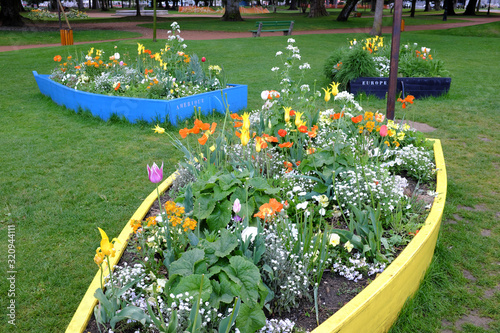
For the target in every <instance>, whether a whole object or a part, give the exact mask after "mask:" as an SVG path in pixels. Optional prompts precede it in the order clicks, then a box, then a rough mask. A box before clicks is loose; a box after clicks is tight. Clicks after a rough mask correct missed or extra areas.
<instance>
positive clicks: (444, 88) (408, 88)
mask: <svg viewBox="0 0 500 333" xmlns="http://www.w3.org/2000/svg"><path fill="white" fill-rule="evenodd" d="M450 85H451V78H449V77H400V78H398V84H397V93H400V92H403V95H404V96H407V95H413V96H415V98H423V97H428V96H440V95H443V94H446V93H448V91H449V90H450ZM349 86H350V87H349V91H350V92H351V93H353V94H355V95H356V94H359V93H361V92H364V93H365V94H367V95H375V96H377V97H378V98H385V95H386V94H387V89H388V87H389V78H386V77H360V78H357V79H356V80H351V82H350V83H349Z"/></svg>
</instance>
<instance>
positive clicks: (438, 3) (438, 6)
mask: <svg viewBox="0 0 500 333" xmlns="http://www.w3.org/2000/svg"><path fill="white" fill-rule="evenodd" d="M434 10H441V1H439V0H434Z"/></svg>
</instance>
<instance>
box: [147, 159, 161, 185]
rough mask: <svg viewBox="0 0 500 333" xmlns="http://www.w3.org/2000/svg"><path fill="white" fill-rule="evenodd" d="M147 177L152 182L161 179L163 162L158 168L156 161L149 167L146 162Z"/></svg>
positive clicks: (157, 181)
mask: <svg viewBox="0 0 500 333" xmlns="http://www.w3.org/2000/svg"><path fill="white" fill-rule="evenodd" d="M148 177H149V180H150V181H151V182H152V183H159V182H161V180H162V179H163V163H162V164H161V168H158V165H156V163H153V165H152V166H151V167H149V164H148Z"/></svg>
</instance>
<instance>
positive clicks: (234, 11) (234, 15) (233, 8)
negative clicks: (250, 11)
mask: <svg viewBox="0 0 500 333" xmlns="http://www.w3.org/2000/svg"><path fill="white" fill-rule="evenodd" d="M224 2H225V3H226V10H225V11H224V15H222V21H243V18H242V17H241V14H240V2H239V1H238V0H226V1H223V3H224Z"/></svg>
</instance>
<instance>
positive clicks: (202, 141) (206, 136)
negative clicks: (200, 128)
mask: <svg viewBox="0 0 500 333" xmlns="http://www.w3.org/2000/svg"><path fill="white" fill-rule="evenodd" d="M207 140H208V135H207V133H203V136H202V137H201V138H199V139H198V142H199V143H200V145H202V146H204V145H205V143H207Z"/></svg>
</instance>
